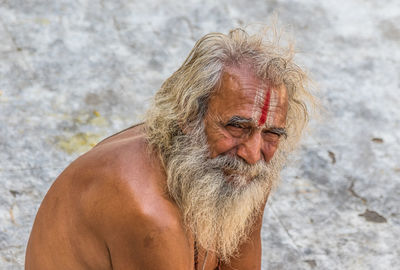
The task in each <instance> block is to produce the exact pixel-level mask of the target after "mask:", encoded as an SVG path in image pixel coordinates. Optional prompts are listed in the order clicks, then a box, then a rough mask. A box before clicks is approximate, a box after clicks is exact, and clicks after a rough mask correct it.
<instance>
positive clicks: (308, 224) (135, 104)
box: [0, 0, 400, 270]
mask: <svg viewBox="0 0 400 270" xmlns="http://www.w3.org/2000/svg"><path fill="white" fill-rule="evenodd" d="M145 2H147V3H146V4H145ZM216 2H217V1H211V0H203V1H195V0H187V1H163V0H151V1H136V0H116V1H102V0H93V1H89V0H58V1H53V0H47V1H46V0H30V1H23V0H0V183H1V185H0V255H1V256H0V268H1V269H23V263H24V252H25V246H26V243H27V240H28V236H29V232H30V229H31V226H32V223H33V219H34V217H35V214H36V211H37V209H38V207H39V204H40V202H41V200H42V199H43V196H44V195H45V193H46V191H47V190H48V188H49V187H50V185H51V183H52V182H53V181H54V179H55V178H56V177H57V175H58V174H59V173H60V172H61V171H62V170H63V169H64V168H65V167H66V166H67V165H68V164H69V163H70V162H71V161H72V160H73V159H75V158H76V157H77V156H78V155H79V154H80V153H82V152H83V151H86V150H88V149H90V147H91V146H92V145H94V144H95V143H96V142H98V141H99V140H100V139H102V138H104V137H105V136H107V135H110V134H112V133H114V132H116V131H118V130H120V129H123V128H125V127H128V126H130V125H131V124H134V123H136V122H138V121H140V117H141V115H142V114H143V112H144V110H145V108H146V106H147V104H148V100H149V98H150V97H151V96H152V95H153V93H154V92H155V91H156V90H157V89H158V88H159V86H160V84H161V83H162V81H163V80H164V79H166V78H167V77H168V76H169V75H170V74H171V73H172V72H173V71H174V70H175V69H176V68H177V67H178V66H179V64H180V63H181V62H182V61H183V60H184V58H185V56H186V55H187V54H188V52H189V50H190V49H191V47H192V46H193V45H194V42H195V41H196V40H197V39H198V38H200V37H201V36H202V35H204V34H206V33H208V32H215V31H218V32H225V33H226V32H227V31H228V30H229V29H231V28H233V27H236V26H241V25H243V24H249V23H254V22H261V23H268V21H269V19H268V18H270V17H271V15H272V14H273V13H274V12H277V13H278V15H279V20H280V22H281V24H282V25H284V26H287V27H288V29H289V30H290V31H291V32H292V33H293V35H294V37H295V39H296V41H297V48H298V51H299V52H300V53H299V54H298V56H297V61H298V62H299V63H300V65H301V66H303V67H306V68H307V69H308V70H309V71H310V73H311V75H312V77H313V79H314V80H315V81H316V82H318V86H319V88H320V96H321V98H322V103H323V105H324V106H325V110H326V111H325V113H324V118H323V121H322V122H318V123H317V122H314V123H313V134H312V136H308V137H307V138H306V139H305V144H304V146H303V147H302V148H301V149H300V150H299V153H298V155H297V159H296V162H295V163H293V165H291V166H289V167H288V168H287V169H286V170H285V171H284V172H283V178H282V182H281V185H280V187H279V188H278V190H277V191H276V192H275V193H274V194H273V196H272V197H271V199H270V201H269V203H268V206H267V208H266V211H265V219H264V227H263V247H264V249H263V269H283V270H285V269H374V270H376V269H399V268H398V267H399V264H400V245H399V243H398V241H399V240H398V239H399V238H400V108H399V104H400V95H399V94H400V79H399V77H400V27H399V22H400V4H399V2H398V0H386V1H379V0H348V1H336V3H334V1H317V0H303V1H290V0H283V1H277V0H253V1H244V0H229V1H228V0H222V1H218V4H216Z"/></svg>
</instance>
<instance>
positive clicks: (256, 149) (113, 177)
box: [25, 30, 304, 270]
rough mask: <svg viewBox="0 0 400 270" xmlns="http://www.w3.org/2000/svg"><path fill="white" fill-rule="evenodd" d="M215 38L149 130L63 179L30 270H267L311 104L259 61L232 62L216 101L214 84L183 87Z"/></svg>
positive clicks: (102, 151) (41, 217)
mask: <svg viewBox="0 0 400 270" xmlns="http://www.w3.org/2000/svg"><path fill="white" fill-rule="evenodd" d="M236 31H239V32H240V31H241V30H236ZM239 34H240V33H239ZM239 34H238V33H235V32H234V31H233V32H231V33H230V35H229V36H228V37H227V36H225V37H226V38H229V40H231V41H232V40H235V39H237V38H238V37H237V36H236V37H235V35H239ZM206 37H207V36H206ZM206 37H205V38H203V41H202V42H201V41H200V42H199V44H197V45H196V47H195V48H194V49H193V51H192V53H191V55H189V57H188V59H187V60H186V61H185V63H184V64H183V66H182V67H181V68H180V69H179V70H178V71H177V72H176V73H174V75H173V76H171V78H170V79H168V80H167V81H166V82H165V83H164V85H163V86H162V88H161V90H160V91H159V93H158V94H157V95H156V97H155V103H154V104H153V107H152V109H150V112H149V113H148V115H147V118H146V121H145V123H144V124H141V125H137V126H135V127H132V128H129V129H127V130H125V131H122V132H120V133H118V134H116V135H114V136H111V137H110V138H107V139H105V140H104V141H102V142H101V143H99V144H98V145H97V146H95V147H94V148H93V149H92V150H90V151H89V152H87V153H86V154H84V155H82V156H81V157H79V158H78V159H77V160H76V161H74V162H73V163H72V164H71V165H70V166H69V167H68V168H67V169H66V170H65V171H64V172H63V173H62V174H61V175H60V176H59V177H58V178H57V180H56V181H55V182H54V184H53V185H52V187H51V188H50V190H49V191H48V193H47V195H46V196H45V198H44V200H43V202H42V204H41V206H40V209H39V211H38V213H37V216H36V219H35V223H34V226H33V228H32V232H31V236H30V239H29V243H28V246H27V252H26V262H25V267H26V269H27V270H30V269H32V270H35V269H41V270H42V269H43V270H45V269H166V270H168V269H174V270H176V269H182V270H189V269H190V270H193V269H195V270H197V269H209V270H212V269H216V268H217V267H219V268H220V269H243V270H250V269H261V237H260V232H261V227H262V218H263V210H264V207H265V204H266V201H267V198H268V195H269V193H270V191H271V189H272V187H273V186H274V185H275V184H276V181H277V178H278V175H279V171H280V169H281V168H282V165H283V161H284V157H285V154H286V153H285V151H288V150H289V149H290V145H289V144H288V143H289V142H290V139H291V138H290V135H291V134H294V133H295V132H298V130H297V131H296V127H293V126H290V125H291V124H292V125H293V123H292V121H294V120H295V119H294V118H293V117H294V116H293V115H295V113H299V112H300V113H301V107H302V106H303V103H302V101H301V100H300V99H299V100H297V103H296V102H293V99H296V98H298V97H299V94H298V93H297V94H296V92H294V91H295V90H296V89H295V88H293V85H291V84H289V83H287V82H285V77H284V76H283V75H282V78H281V79H280V80H279V79H276V78H275V77H272V75H271V70H270V69H271V67H270V68H269V69H268V68H265V67H264V69H265V74H264V75H263V74H262V73H260V72H259V71H258V69H259V68H260V67H257V65H255V63H254V61H253V62H252V61H251V59H250V56H252V55H253V54H249V56H246V57H244V56H243V59H242V60H237V59H236V58H235V59H236V60H237V61H236V62H234V63H232V62H229V64H227V63H228V61H225V63H224V65H223V66H222V67H221V69H220V72H219V73H218V74H217V75H215V78H214V80H215V81H214V83H213V85H212V86H210V85H208V87H209V88H210V89H209V92H208V93H202V94H199V93H200V92H199V91H203V92H204V89H205V88H206V86H207V84H206V83H204V85H203V87H199V89H200V88H202V89H200V90H196V89H194V90H193V89H192V88H191V87H187V86H186V87H185V86H184V84H189V86H190V84H192V85H197V84H196V81H195V80H194V79H193V80H191V79H187V78H186V79H185V80H183V81H182V82H180V83H179V80H180V79H181V77H182V76H186V77H190V76H191V75H190V74H189V75H188V74H187V73H186V72H187V70H193V69H196V68H193V65H195V64H193V61H194V59H196V57H198V56H197V54H199V53H208V52H204V50H202V46H203V47H204V46H205V47H207V46H206V45H207V44H204V43H207V42H209V40H210V39H211V38H210V37H208V38H206ZM242 38H248V37H245V36H243V37H242ZM219 39H220V37H219V36H218V37H217V38H216V39H215V40H214V42H219V43H220V40H219ZM232 42H233V41H232ZM249 43H250V42H249ZM257 44H258V43H257V42H255V43H254V44H253V45H252V46H256V45H257ZM208 45H210V44H208ZM250 45H251V44H250ZM209 48H211V49H212V48H213V47H212V46H209ZM211 49H210V52H211V54H212V52H213V51H212V50H211ZM225 49H226V48H225ZM231 49H232V48H231ZM237 51H240V53H243V50H237ZM214 58H215V57H214ZM198 59H202V58H201V57H199V58H198ZM218 59H219V58H218ZM267 60H268V61H269V62H271V63H272V62H274V61H275V58H273V57H270V58H269V59H266V60H265V61H267ZM268 61H267V62H268ZM261 66H262V65H261ZM275 66H277V67H278V68H279V67H280V66H279V65H276V63H275ZM288 66H289V67H290V65H288ZM206 71H207V72H210V71H209V70H206V69H205V68H203V69H202V71H201V72H206ZM199 72H200V71H199ZM268 72H269V73H268ZM281 72H282V74H283V73H284V72H283V71H281ZM197 75H198V74H197ZM275 75H276V74H275ZM285 76H286V75H285ZM195 77H196V76H195ZM200 77H202V76H197V77H196V78H200ZM203 79H204V78H203ZM274 80H275V81H274ZM287 80H288V79H287ZM177 85H180V86H181V87H180V88H179V89H178V88H177V87H176V86H177ZM174 87H175V88H174ZM203 88H204V89H203ZM182 89H183V90H182ZM185 89H186V90H185ZM187 89H189V90H187ZM300 90H301V89H300ZM300 90H298V89H297V91H300ZM303 90H304V89H303ZM182 91H188V93H184V92H182ZM196 91H198V92H196ZM300 92H301V91H300ZM172 96H174V97H175V101H174V102H175V103H174V104H168V102H171V100H173V99H174V98H172ZM190 102H192V103H193V104H194V105H193V104H191V103H190ZM188 104H189V105H188ZM296 104H297V105H296ZM299 104H300V105H299ZM182 106H183V107H182ZM201 106H203V107H201ZM296 106H298V107H296ZM170 108H173V109H171V110H175V112H171V110H170ZM185 108H186V111H185ZM296 109H297V111H296ZM193 110H194V111H196V110H197V113H196V114H195V115H196V117H193ZM293 110H295V113H294V112H293ZM171 115H174V116H175V119H173V120H171V119H170V118H171ZM185 117H186V118H185ZM167 118H168V119H169V120H167ZM297 120H298V121H300V122H301V121H302V120H304V119H301V118H299V119H297ZM168 121H169V122H168ZM291 132H292V133H291ZM287 137H288V139H286V138H287ZM292 140H293V141H295V140H296V138H295V136H294V137H293V138H292Z"/></svg>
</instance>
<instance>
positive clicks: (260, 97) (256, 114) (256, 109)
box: [251, 88, 267, 123]
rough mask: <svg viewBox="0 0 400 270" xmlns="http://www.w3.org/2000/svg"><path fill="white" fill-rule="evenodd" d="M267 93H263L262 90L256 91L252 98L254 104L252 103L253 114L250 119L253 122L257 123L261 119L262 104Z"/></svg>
mask: <svg viewBox="0 0 400 270" xmlns="http://www.w3.org/2000/svg"><path fill="white" fill-rule="evenodd" d="M266 93H267V91H264V90H263V89H262V88H261V89H258V90H257V93H256V95H255V97H254V103H253V113H252V115H251V117H252V118H253V121H255V122H256V123H258V120H259V119H260V117H261V109H260V108H262V106H263V104H264V99H265V96H266Z"/></svg>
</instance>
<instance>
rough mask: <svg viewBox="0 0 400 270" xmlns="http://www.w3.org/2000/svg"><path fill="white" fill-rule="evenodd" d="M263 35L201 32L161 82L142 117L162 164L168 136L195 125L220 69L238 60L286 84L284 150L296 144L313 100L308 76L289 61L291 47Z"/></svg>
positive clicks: (274, 82)
mask: <svg viewBox="0 0 400 270" xmlns="http://www.w3.org/2000/svg"><path fill="white" fill-rule="evenodd" d="M273 32H274V31H273ZM274 33H276V32H274ZM269 36H271V35H268V33H267V32H265V31H261V32H259V33H256V34H254V35H250V34H248V33H247V32H246V31H245V30H243V29H240V28H237V29H233V30H231V31H230V32H229V34H228V35H225V34H222V33H210V34H207V35H205V36H204V37H202V38H201V39H200V40H198V41H197V42H196V44H195V46H194V48H193V49H192V51H191V52H190V54H189V56H188V57H187V58H186V60H185V61H184V63H183V64H182V66H181V67H180V68H179V69H178V70H177V71H175V72H174V73H173V74H172V76H171V77H169V78H168V79H167V80H166V81H165V82H164V83H163V84H162V86H161V88H160V90H159V91H158V92H157V93H156V95H155V97H154V100H153V104H152V105H151V107H150V109H149V110H148V111H147V114H146V117H145V128H146V136H147V140H148V142H149V144H150V145H151V146H152V147H154V148H155V150H157V152H158V153H159V155H160V157H161V160H162V162H163V163H164V164H165V163H167V161H168V157H169V155H170V150H171V146H172V144H173V139H174V137H175V136H177V135H179V134H181V133H182V130H184V129H185V128H190V127H194V126H197V125H198V123H199V121H201V120H202V119H203V117H204V116H205V114H206V112H207V105H208V100H209V98H210V96H211V95H213V93H214V92H215V91H216V90H218V88H219V82H220V78H221V76H222V73H223V71H224V68H226V67H228V66H239V65H241V64H242V63H247V64H250V65H251V66H252V67H253V68H254V70H255V73H256V74H255V75H256V76H258V77H259V78H260V79H263V80H265V81H266V82H268V83H269V84H270V85H271V86H280V85H282V84H284V85H285V86H286V89H287V91H288V99H289V102H288V114H287V130H288V139H287V142H286V144H285V145H286V147H285V148H286V150H287V151H290V150H292V149H293V148H294V147H295V145H297V143H298V141H299V139H300V137H301V134H302V132H303V130H304V128H305V126H306V124H307V122H308V118H309V107H310V105H313V104H315V99H314V97H313V96H312V95H311V93H310V91H309V90H308V89H307V88H308V82H309V79H308V76H307V75H306V73H305V72H304V71H303V70H302V69H301V68H300V67H298V66H297V65H296V64H295V63H294V62H293V56H294V50H293V46H291V45H290V44H289V46H288V47H287V48H283V47H281V46H279V44H278V41H279V39H278V38H276V35H275V38H272V39H271V38H269Z"/></svg>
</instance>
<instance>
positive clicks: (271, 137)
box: [263, 130, 281, 142]
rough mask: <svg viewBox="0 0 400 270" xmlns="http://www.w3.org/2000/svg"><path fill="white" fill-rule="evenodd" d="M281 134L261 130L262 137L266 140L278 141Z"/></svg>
mask: <svg viewBox="0 0 400 270" xmlns="http://www.w3.org/2000/svg"><path fill="white" fill-rule="evenodd" d="M280 137H281V134H279V133H276V132H272V131H269V130H266V131H263V138H264V140H265V141H268V142H278V141H279V138H280Z"/></svg>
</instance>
